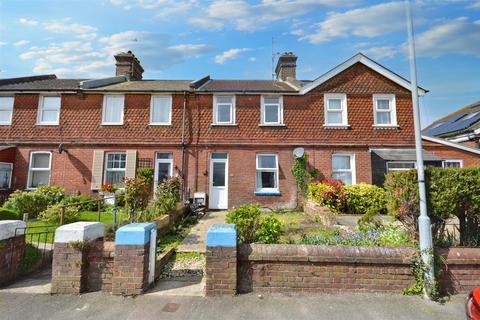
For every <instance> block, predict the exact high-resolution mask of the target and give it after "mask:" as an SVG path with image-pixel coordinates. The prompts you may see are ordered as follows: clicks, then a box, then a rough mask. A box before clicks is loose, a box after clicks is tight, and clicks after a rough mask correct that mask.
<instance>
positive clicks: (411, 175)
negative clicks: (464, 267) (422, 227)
mask: <svg viewBox="0 0 480 320" xmlns="http://www.w3.org/2000/svg"><path fill="white" fill-rule="evenodd" d="M425 183H426V190H427V208H428V214H429V216H430V219H431V221H432V231H433V236H434V238H435V240H437V241H439V240H441V237H442V235H444V234H445V233H444V230H445V224H446V221H447V220H448V219H449V218H451V217H454V216H456V217H457V218H458V220H459V224H460V245H468V244H469V243H471V242H475V243H477V244H478V240H479V239H478V238H479V235H480V167H472V168H463V169H444V168H428V169H426V170H425ZM385 190H386V193H387V208H388V212H389V214H391V215H393V216H395V217H396V218H397V219H398V220H400V221H401V222H402V223H403V224H404V225H405V227H407V229H408V230H410V231H411V232H412V234H414V235H416V230H417V229H418V228H417V222H418V215H419V211H420V210H419V204H418V203H419V201H418V182H417V172H416V170H409V171H398V172H392V173H389V174H387V176H386V180H385Z"/></svg>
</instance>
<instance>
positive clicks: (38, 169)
mask: <svg viewBox="0 0 480 320" xmlns="http://www.w3.org/2000/svg"><path fill="white" fill-rule="evenodd" d="M36 154H48V156H49V157H50V159H49V162H48V168H32V164H33V157H34V155H36ZM32 171H48V184H47V185H50V179H51V177H52V152H51V151H32V152H30V161H29V162H28V178H27V190H35V189H37V188H36V187H31V178H32Z"/></svg>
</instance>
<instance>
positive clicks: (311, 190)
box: [307, 179, 345, 212]
mask: <svg viewBox="0 0 480 320" xmlns="http://www.w3.org/2000/svg"><path fill="white" fill-rule="evenodd" d="M343 186H344V183H343V182H342V181H341V180H336V179H324V180H322V181H321V182H313V183H310V185H309V186H308V195H307V197H308V198H309V199H310V200H312V201H315V202H317V203H319V204H320V205H322V206H325V207H328V208H330V209H332V210H333V211H334V212H340V211H341V210H342V209H343V206H344V200H345V195H344V193H343V191H342V188H343Z"/></svg>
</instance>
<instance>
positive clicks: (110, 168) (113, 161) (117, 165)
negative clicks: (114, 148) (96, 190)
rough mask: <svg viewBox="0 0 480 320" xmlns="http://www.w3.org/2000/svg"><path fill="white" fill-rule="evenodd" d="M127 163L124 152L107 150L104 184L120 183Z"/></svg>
mask: <svg viewBox="0 0 480 320" xmlns="http://www.w3.org/2000/svg"><path fill="white" fill-rule="evenodd" d="M126 163H127V153H126V152H108V153H107V154H106V158H105V176H104V183H105V184H122V183H123V179H124V178H125V168H126Z"/></svg>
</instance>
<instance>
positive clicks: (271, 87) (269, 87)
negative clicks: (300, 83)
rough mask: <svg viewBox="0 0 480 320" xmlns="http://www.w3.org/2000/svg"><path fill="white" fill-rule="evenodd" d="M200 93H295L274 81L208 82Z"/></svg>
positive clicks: (286, 85) (285, 85) (291, 88)
mask: <svg viewBox="0 0 480 320" xmlns="http://www.w3.org/2000/svg"><path fill="white" fill-rule="evenodd" d="M199 90H200V91H215V92H244V91H245V92H296V91H297V90H295V89H294V88H293V87H292V86H290V85H288V84H286V83H285V82H280V81H275V80H210V81H208V82H207V83H206V84H204V85H203V86H202V87H201V88H200V89H199Z"/></svg>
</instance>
